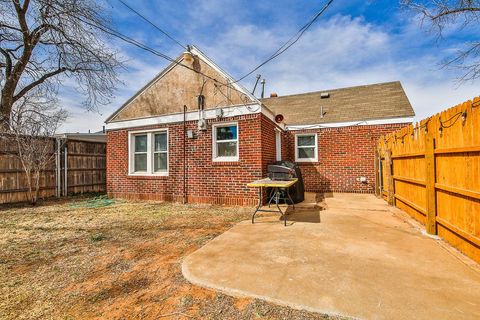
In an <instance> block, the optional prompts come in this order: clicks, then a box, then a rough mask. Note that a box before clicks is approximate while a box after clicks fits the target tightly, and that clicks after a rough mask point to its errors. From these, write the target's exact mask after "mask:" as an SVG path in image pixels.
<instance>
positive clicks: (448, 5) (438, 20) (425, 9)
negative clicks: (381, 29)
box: [400, 0, 480, 82]
mask: <svg viewBox="0 0 480 320" xmlns="http://www.w3.org/2000/svg"><path fill="white" fill-rule="evenodd" d="M400 2H401V4H402V5H403V6H405V7H407V8H409V9H411V10H413V11H414V12H416V13H417V14H419V16H420V19H421V22H422V25H424V24H425V23H427V24H428V25H429V26H430V27H431V30H432V31H433V32H434V33H435V34H436V35H437V37H438V38H439V39H443V36H444V30H446V29H447V28H448V27H457V28H461V29H462V28H463V29H465V28H467V29H468V28H470V27H471V28H472V29H473V30H474V32H475V34H476V36H477V39H473V40H472V41H468V42H466V43H465V45H464V47H463V48H461V49H459V50H457V52H456V54H455V55H453V56H452V57H450V58H447V59H446V60H445V61H443V63H442V65H443V66H444V67H455V68H460V69H462V70H463V75H462V76H461V77H460V79H459V80H460V81H461V82H464V81H469V80H475V79H477V78H479V77H480V39H479V38H478V36H479V33H478V30H479V24H480V0H426V1H414V0H401V1H400Z"/></svg>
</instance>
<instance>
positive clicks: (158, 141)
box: [155, 133, 167, 151]
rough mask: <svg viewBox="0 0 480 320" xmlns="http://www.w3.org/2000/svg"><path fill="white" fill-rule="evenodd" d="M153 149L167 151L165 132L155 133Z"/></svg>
mask: <svg viewBox="0 0 480 320" xmlns="http://www.w3.org/2000/svg"><path fill="white" fill-rule="evenodd" d="M155 151H167V134H166V133H157V134H155Z"/></svg>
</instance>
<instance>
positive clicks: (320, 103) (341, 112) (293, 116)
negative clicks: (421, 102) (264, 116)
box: [260, 81, 415, 125]
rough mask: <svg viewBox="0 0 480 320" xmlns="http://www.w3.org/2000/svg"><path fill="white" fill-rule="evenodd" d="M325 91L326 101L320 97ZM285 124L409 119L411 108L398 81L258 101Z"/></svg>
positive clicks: (411, 114) (411, 113)
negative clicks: (322, 114)
mask: <svg viewBox="0 0 480 320" xmlns="http://www.w3.org/2000/svg"><path fill="white" fill-rule="evenodd" d="M326 92H328V93H329V94H330V96H329V97H328V98H323V99H322V98H321V94H322V93H326ZM260 101H261V102H262V103H263V104H264V105H265V106H266V107H267V108H269V109H270V110H272V111H273V112H275V113H276V114H282V115H283V116H284V122H285V123H286V124H287V125H308V124H321V123H334V122H352V121H365V120H378V119H388V118H403V117H412V116H414V115H415V112H414V111H413V108H412V105H411V104H410V101H409V100H408V98H407V95H406V94H405V91H404V90H403V88H402V85H401V83H400V82H399V81H396V82H387V83H378V84H372V85H365V86H358V87H349V88H342V89H333V90H323V91H317V92H310V93H303V94H295V95H289V96H281V97H276V98H265V99H261V100H260ZM322 108H323V113H324V116H323V118H322V117H321V111H320V110H322Z"/></svg>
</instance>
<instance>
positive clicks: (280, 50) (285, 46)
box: [232, 0, 333, 83]
mask: <svg viewBox="0 0 480 320" xmlns="http://www.w3.org/2000/svg"><path fill="white" fill-rule="evenodd" d="M332 2H333V0H329V1H328V2H327V4H326V5H325V6H323V8H322V9H321V10H320V11H319V12H317V14H315V15H314V16H313V18H312V19H310V21H309V22H307V23H306V24H305V25H304V26H303V27H302V28H300V30H298V31H297V33H296V34H295V35H294V36H293V37H291V38H290V39H288V41H287V42H285V43H284V44H283V45H282V46H281V47H280V48H278V49H277V50H276V51H275V52H274V53H273V54H272V55H271V56H270V57H269V58H267V60H265V61H264V62H262V63H260V64H259V65H258V66H256V67H255V68H254V69H253V70H251V71H250V72H248V73H247V74H245V75H243V76H241V77H240V78H238V79H237V80H235V81H234V82H232V83H236V82H239V81H242V80H243V79H245V78H246V77H248V76H249V75H251V74H252V73H254V72H255V71H257V70H258V69H260V68H261V67H263V66H264V65H266V64H267V63H269V62H270V61H272V60H273V59H275V58H276V57H278V56H279V55H281V54H282V53H284V52H285V51H287V50H288V49H289V48H290V47H291V46H293V45H294V44H295V43H297V41H298V40H300V38H301V37H302V36H303V34H304V33H305V32H306V31H307V30H308V29H309V28H310V26H311V25H312V24H313V23H315V21H316V20H317V19H318V18H319V17H320V16H321V15H322V14H323V13H324V12H325V10H327V9H328V7H329V6H330V5H331V4H332Z"/></svg>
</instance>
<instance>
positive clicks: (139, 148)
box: [133, 134, 148, 172]
mask: <svg viewBox="0 0 480 320" xmlns="http://www.w3.org/2000/svg"><path fill="white" fill-rule="evenodd" d="M147 144H148V143H147V135H146V134H142V135H138V136H135V155H134V157H133V162H134V168H135V170H134V171H135V172H147Z"/></svg>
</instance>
